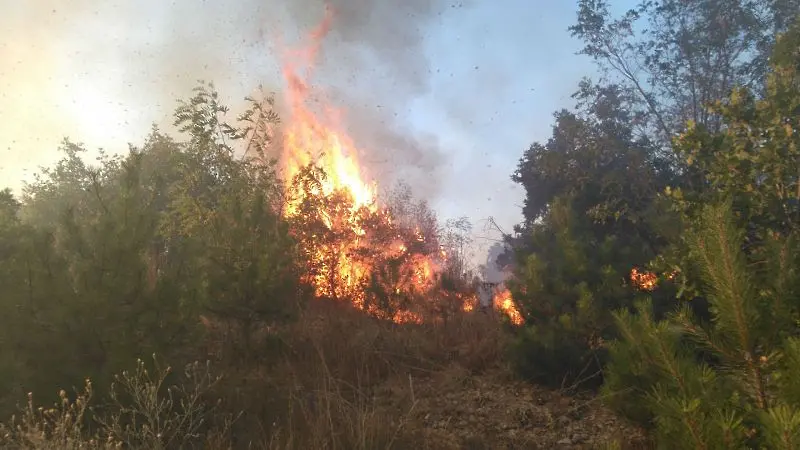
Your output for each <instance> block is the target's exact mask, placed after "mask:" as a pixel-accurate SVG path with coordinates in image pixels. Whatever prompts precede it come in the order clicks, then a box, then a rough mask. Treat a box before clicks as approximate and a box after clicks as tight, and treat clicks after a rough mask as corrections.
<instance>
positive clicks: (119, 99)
mask: <svg viewBox="0 0 800 450" xmlns="http://www.w3.org/2000/svg"><path fill="white" fill-rule="evenodd" d="M333 1H334V3H338V4H340V5H343V8H341V9H343V10H344V12H343V13H342V14H343V16H342V17H340V18H338V19H337V20H336V21H335V22H334V25H333V30H334V31H333V33H332V35H331V36H329V37H328V41H330V42H327V43H326V45H327V46H326V47H324V48H323V51H324V52H326V53H325V55H324V56H325V57H326V58H327V60H325V61H324V62H323V63H322V64H321V66H322V69H321V72H322V76H321V77H320V79H319V80H318V81H319V82H320V83H321V84H322V85H323V86H322V87H324V88H327V89H328V90H329V91H331V92H332V93H333V95H332V98H334V99H336V98H339V99H340V100H341V101H342V105H341V106H342V109H343V110H344V112H345V114H346V115H347V118H348V121H349V122H350V123H349V125H350V126H351V127H352V131H353V133H352V134H353V136H354V137H355V138H356V141H357V144H358V145H359V147H360V148H361V149H362V150H363V152H364V153H365V155H364V156H363V160H365V161H367V160H369V161H373V160H374V161H387V162H384V163H380V162H376V163H374V164H373V163H370V165H371V167H368V169H369V170H370V171H371V172H372V174H373V175H374V176H376V177H378V178H379V179H381V178H383V177H386V176H387V174H389V176H390V177H391V176H392V175H394V177H395V178H396V177H398V176H399V177H401V178H406V177H407V178H408V180H409V182H410V183H411V184H412V187H415V188H416V189H415V192H416V193H417V195H419V196H421V197H425V198H427V199H428V200H429V201H430V202H431V203H432V204H433V205H434V206H435V208H436V209H437V211H438V212H439V214H440V216H441V217H444V218H446V217H457V216H462V215H466V216H468V217H470V218H471V219H472V221H473V223H474V224H475V234H476V237H482V236H483V235H484V234H485V233H483V231H482V229H481V228H482V225H483V222H482V220H483V219H486V218H487V217H489V216H493V217H495V218H496V219H497V220H498V222H499V223H500V224H501V225H502V226H503V227H504V228H506V229H509V230H510V228H511V226H512V225H513V224H514V223H516V222H518V221H519V220H520V205H521V203H522V198H523V195H522V192H521V189H519V187H517V186H515V185H514V184H513V183H512V182H511V181H510V179H509V177H510V175H511V173H512V172H513V170H514V168H515V166H516V163H517V161H518V159H519V157H520V156H521V154H522V152H523V151H524V150H525V149H526V148H527V147H528V146H529V145H530V144H531V143H532V142H534V141H543V140H546V139H547V138H548V137H549V134H550V130H551V125H552V113H553V112H554V111H555V110H557V109H560V108H564V107H567V108H569V107H572V106H573V101H572V99H571V98H570V95H571V93H572V92H573V91H574V90H575V88H576V86H577V83H578V81H579V80H580V78H581V77H582V76H585V75H594V67H593V65H592V63H591V62H590V61H589V60H588V59H587V58H586V57H583V56H577V55H575V52H576V51H577V50H578V49H579V48H580V43H579V42H577V41H576V40H575V39H573V38H571V37H570V36H569V32H568V31H567V27H568V26H569V25H571V24H572V23H573V21H574V20H575V15H576V7H577V6H576V2H575V1H572V0H547V1H545V0H527V1H526V0H492V1H490V0H465V1H464V2H463V3H462V2H459V1H458V0H384V1H374V2H372V3H370V2H369V1H365V0H333ZM359 2H361V3H359ZM4 3H5V4H4V5H3V10H4V13H3V15H2V17H0V60H2V61H3V64H2V65H1V66H0V117H2V120H0V181H2V182H3V183H2V184H4V185H6V186H11V187H14V188H18V187H19V186H20V180H22V179H29V178H30V174H31V173H32V172H33V171H34V170H35V169H36V167H37V166H40V165H43V164H44V165H46V164H50V163H52V162H53V161H54V160H56V159H57V158H58V153H57V152H56V149H57V145H58V142H59V141H60V140H61V138H62V137H64V136H70V137H71V138H73V139H74V140H76V141H82V142H84V143H86V145H87V147H90V148H96V147H105V148H106V149H108V150H110V151H115V150H118V151H125V150H126V149H127V143H128V142H133V143H138V142H141V140H142V139H143V137H144V136H145V134H146V133H147V131H148V130H149V125H150V124H151V123H153V122H155V123H159V124H161V125H165V126H166V125H167V124H168V122H169V114H170V113H171V111H172V109H173V108H174V106H175V100H176V99H177V98H186V96H187V95H188V94H189V91H190V89H191V87H193V86H194V85H195V84H194V83H195V81H196V80H197V79H205V80H212V81H214V82H215V83H216V85H217V87H218V89H219V90H220V91H221V93H222V94H223V96H225V97H226V98H228V99H230V101H231V102H232V103H233V104H234V106H235V105H236V104H237V103H238V102H239V101H240V99H241V98H243V97H244V96H245V95H247V94H249V93H250V92H251V90H252V89H253V88H255V87H256V86H258V85H259V84H263V85H264V86H265V87H266V88H267V89H274V90H277V91H280V90H281V83H282V80H281V77H280V74H279V71H278V70H279V62H278V60H277V59H276V57H275V52H274V46H273V45H272V43H271V37H272V36H275V35H281V36H283V38H285V39H287V40H289V41H291V40H292V39H293V38H297V37H300V36H303V35H305V34H306V33H307V30H308V28H309V27H310V26H313V24H315V23H316V22H317V21H318V20H319V18H320V16H321V12H322V8H321V0H296V1H294V2H292V3H285V2H282V1H279V0H240V1H239V2H227V3H225V4H224V5H223V4H222V2H208V1H197V0H171V1H166V0H142V1H138V2H137V1H131V0H108V1H107V2H103V3H100V2H93V1H91V0H75V1H73V2H70V4H69V5H70V6H69V7H65V6H64V3H63V2H61V1H59V0H32V1H27V2H11V1H10V0H9V1H6V2H4ZM613 3H614V6H615V7H616V8H619V9H621V8H622V7H626V6H628V5H626V4H624V3H627V4H630V3H631V2H630V0H626V1H625V2H621V1H617V2H613ZM359 4H363V5H368V6H365V7H364V8H362V9H359V7H358V5H359ZM376 5H378V6H376ZM346 14H349V15H347V16H344V15H346ZM339 19H341V20H339ZM406 44H407V45H408V49H403V48H401V47H402V45H406ZM326 68H327V69H326ZM337 95H338V97H337ZM378 148H381V149H385V150H380V151H378V150H376V149H378ZM398 174H399V175H398ZM492 237H497V236H496V235H493V236H492ZM478 252H479V253H483V252H485V246H483V247H482V248H481V247H479V248H478ZM476 260H477V261H480V260H481V256H480V255H479V256H477V259H476Z"/></svg>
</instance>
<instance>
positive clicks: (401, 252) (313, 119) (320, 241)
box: [280, 10, 439, 323]
mask: <svg viewBox="0 0 800 450" xmlns="http://www.w3.org/2000/svg"><path fill="white" fill-rule="evenodd" d="M331 20H332V15H331V14H330V10H329V11H328V13H327V14H326V16H325V19H324V20H323V21H322V23H321V24H320V26H319V27H317V28H316V29H315V30H314V31H313V33H312V34H311V39H312V45H311V46H310V47H308V48H306V49H301V50H299V51H297V50H296V51H292V52H288V53H287V54H286V59H285V64H284V66H283V75H284V78H285V80H286V84H287V95H286V103H287V106H288V108H289V114H288V116H289V117H288V119H289V120H288V121H287V123H286V127H285V129H284V130H283V140H282V149H281V151H282V154H281V157H280V161H281V169H282V172H283V174H284V177H285V178H286V179H287V180H288V181H289V183H287V204H286V206H285V209H284V215H285V216H286V217H287V218H288V219H290V220H293V221H294V223H295V224H296V225H295V226H294V232H295V234H296V235H297V237H298V238H299V240H300V242H301V245H302V247H303V250H304V251H305V253H306V257H307V259H308V260H309V261H310V266H311V269H310V270H309V279H310V282H311V284H312V285H313V286H314V288H315V291H316V294H317V296H318V297H326V298H332V299H348V300H351V301H352V302H353V304H354V305H355V306H356V307H358V308H360V309H362V310H365V311H367V312H369V313H371V314H374V315H377V316H381V317H384V318H387V319H390V320H393V321H395V322H397V323H419V322H421V320H422V318H421V316H419V314H417V313H415V312H413V311H410V310H408V309H407V307H408V306H409V304H410V303H411V302H410V299H411V298H412V297H414V296H419V295H420V294H422V293H424V292H426V291H427V290H429V289H431V288H432V286H433V285H434V281H435V275H436V271H437V267H438V265H439V263H438V262H437V261H436V260H435V259H434V257H433V255H435V254H436V250H437V247H434V250H433V251H425V247H426V246H428V242H427V241H428V239H426V236H425V235H424V233H423V232H422V231H421V230H420V229H419V227H414V228H413V229H410V230H409V229H405V228H403V227H402V226H400V225H399V224H395V223H394V222H395V220H394V218H393V217H392V215H391V214H390V212H389V211H388V210H387V209H386V208H382V207H380V206H379V202H378V197H377V185H376V183H374V182H372V183H368V182H366V181H365V176H364V175H365V174H364V173H363V172H362V166H361V164H360V162H359V152H358V148H357V147H356V145H355V143H354V142H353V140H352V139H351V138H350V137H349V136H348V135H347V133H345V132H343V131H342V128H341V126H340V124H339V120H338V119H339V117H341V113H340V112H339V111H336V110H335V109H334V108H331V107H329V106H325V105H324V104H323V106H322V107H321V108H312V105H315V101H317V102H318V101H319V99H320V98H322V92H319V90H317V89H314V87H313V85H312V84H310V82H309V80H310V73H311V72H312V69H313V65H314V62H315V59H316V56H317V53H318V52H319V48H320V44H321V41H322V39H323V38H324V37H325V35H326V34H327V32H328V30H329V29H330V25H331ZM320 104H321V103H316V105H320ZM429 255H431V256H429Z"/></svg>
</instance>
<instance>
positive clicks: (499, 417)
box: [376, 365, 647, 450]
mask: <svg viewBox="0 0 800 450" xmlns="http://www.w3.org/2000/svg"><path fill="white" fill-rule="evenodd" d="M404 381H405V383H404V384H405V386H400V383H399V382H398V381H397V380H395V383H394V386H395V387H394V388H393V387H392V386H393V385H392V384H387V385H386V387H385V388H384V389H382V390H378V391H377V392H376V396H377V397H378V398H379V401H381V400H382V401H383V402H385V403H388V404H391V403H392V402H393V401H394V402H395V404H403V405H405V407H406V408H408V411H409V412H407V413H406V420H407V423H406V424H405V426H407V427H409V428H413V429H419V430H423V433H424V434H425V439H424V440H425V441H426V442H427V443H428V447H429V448H431V449H442V450H445V449H448V450H449V449H523V448H524V449H552V448H558V449H595V448H602V447H603V446H604V445H608V444H610V443H612V442H614V441H615V440H616V441H618V442H619V443H621V444H622V448H628V449H638V448H642V449H643V448H647V447H646V441H645V437H644V433H643V432H642V431H641V430H639V429H637V428H636V427H634V426H632V425H630V424H627V423H625V422H624V421H622V420H621V419H619V418H617V417H615V416H614V415H613V414H612V413H611V412H610V411H608V410H606V409H605V408H603V407H602V406H601V405H600V404H599V401H598V399H597V398H592V397H591V396H567V395H564V394H561V393H559V392H557V391H554V390H549V389H544V388H541V387H537V386H533V385H531V384H529V383H526V382H523V381H520V380H516V379H514V377H513V376H512V375H511V374H510V373H509V372H508V371H507V370H504V369H496V370H491V371H488V372H485V373H482V374H470V373H469V371H467V370H466V369H463V368H462V367H460V366H458V365H452V366H450V367H448V368H446V369H445V370H442V371H440V372H435V373H432V374H431V375H430V376H427V377H422V378H416V379H415V378H409V379H408V380H404ZM412 387H413V397H414V398H413V399H412V401H411V404H412V405H413V408H410V407H408V406H407V405H408V403H409V402H408V399H407V398H406V397H407V396H408V395H409V394H408V393H409V391H410V390H412ZM398 399H404V400H405V401H397V400H398Z"/></svg>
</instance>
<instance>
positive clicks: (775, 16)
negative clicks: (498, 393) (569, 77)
mask: <svg viewBox="0 0 800 450" xmlns="http://www.w3.org/2000/svg"><path fill="white" fill-rule="evenodd" d="M798 11H800V4H798V2H797V1H796V0H779V1H778V0H774V1H767V0H725V1H722V0H696V1H692V2H687V1H677V0H675V1H673V0H663V1H649V0H648V1H644V2H642V3H641V4H640V5H639V6H637V7H636V8H634V9H633V10H631V11H629V12H627V13H625V14H624V15H623V16H622V17H620V18H614V17H612V16H611V14H610V13H609V8H608V5H607V4H606V2H604V1H603V0H581V1H579V2H578V16H577V18H578V19H577V23H576V24H575V25H574V26H573V27H571V29H570V30H571V31H572V33H573V35H574V36H576V37H578V38H579V39H581V40H582V41H583V42H584V44H585V46H584V48H583V51H582V53H583V54H585V55H587V56H589V57H591V58H592V59H593V60H594V61H596V62H597V63H598V65H599V67H600V68H601V69H602V70H601V72H602V73H603V76H602V78H601V79H599V80H596V81H594V80H590V79H585V80H584V81H583V82H582V83H581V84H580V85H579V86H578V90H577V92H576V94H575V95H574V98H575V100H576V102H577V104H576V106H575V108H573V109H572V110H562V111H559V112H557V113H556V114H555V115H554V117H555V124H554V126H553V132H552V136H551V137H550V139H548V140H547V142H544V143H534V144H533V145H531V146H530V148H529V149H527V150H526V151H525V152H524V153H523V155H522V157H521V159H520V161H519V164H518V167H517V170H516V171H515V172H514V173H513V174H512V179H513V180H514V181H515V182H516V183H518V184H520V185H521V186H522V187H523V188H524V190H525V192H526V199H525V204H524V208H523V215H524V221H523V223H521V224H520V225H518V226H517V227H516V228H515V230H514V234H513V235H510V236H506V242H505V246H504V247H503V248H505V249H508V251H507V252H505V253H504V254H501V255H499V256H498V260H501V261H505V262H507V263H510V265H511V266H512V267H513V272H514V276H513V278H512V279H511V280H509V281H508V283H507V284H508V287H509V290H510V292H511V298H513V304H512V306H514V307H516V308H517V309H518V310H519V311H520V313H521V315H522V319H523V320H522V323H521V324H519V323H517V324H513V323H508V321H501V320H497V319H498V317H499V316H496V315H492V314H482V313H481V312H480V311H478V310H477V309H476V308H475V306H476V292H475V291H476V288H477V283H478V282H479V281H480V277H478V276H476V274H475V272H474V271H473V270H472V269H471V268H470V267H469V264H468V259H469V257H468V253H469V246H470V240H469V232H470V229H471V228H470V227H471V225H470V224H469V222H468V221H467V220H466V219H465V218H460V219H451V220H447V221H444V222H440V221H439V219H438V218H437V217H436V215H435V214H434V212H433V211H432V210H431V209H430V208H429V207H428V205H427V204H426V203H425V202H420V201H417V200H415V199H414V198H413V197H412V196H411V194H410V192H411V191H410V189H408V187H407V186H405V187H404V186H398V187H397V188H396V189H394V190H392V191H390V192H388V195H386V196H385V198H382V202H381V203H382V205H381V207H377V206H375V205H374V204H370V203H365V202H364V201H362V200H363V199H360V198H357V197H356V196H355V195H354V193H353V192H350V191H347V190H346V189H334V190H330V189H328V187H329V186H330V180H331V178H332V177H336V176H338V175H337V174H336V173H329V172H326V168H325V167H321V166H318V165H315V164H313V163H311V164H307V165H304V166H302V167H299V168H297V171H296V173H294V174H292V175H293V176H291V177H287V175H286V173H285V172H282V171H281V170H280V167H279V161H277V160H274V159H272V155H274V154H275V152H276V151H279V150H281V149H284V148H283V147H282V146H283V145H285V144H286V142H284V141H283V140H282V139H280V138H281V137H282V136H281V134H280V133H281V131H280V130H281V125H280V120H279V117H278V115H277V114H276V113H275V111H274V110H273V106H274V99H273V98H272V97H269V96H268V97H266V98H264V99H263V100H255V99H249V101H250V108H249V109H248V110H247V111H246V112H245V113H244V114H243V115H242V116H240V117H239V118H238V119H237V120H230V119H229V118H228V117H227V113H228V109H227V108H226V107H225V106H224V105H222V104H220V102H219V98H218V94H217V92H216V90H215V89H214V87H213V85H201V86H199V87H198V88H197V89H196V90H195V91H194V95H193V96H192V98H190V99H188V100H187V101H186V102H182V103H180V105H179V106H178V108H177V110H176V111H175V125H176V127H177V129H178V130H179V132H178V134H177V135H175V136H170V135H168V134H167V133H164V132H162V131H161V130H159V129H153V130H152V131H151V133H150V135H149V136H148V137H147V139H146V140H145V142H144V144H143V145H141V146H138V147H135V146H131V147H130V149H129V151H128V153H127V154H124V155H115V156H112V155H107V154H104V153H100V155H99V157H98V159H97V162H96V163H95V164H89V163H88V162H87V161H86V158H85V156H86V150H85V149H84V148H83V146H81V145H79V144H76V143H73V142H71V141H69V140H65V141H64V142H63V144H62V146H61V151H62V152H63V158H62V160H61V161H59V162H58V163H57V164H55V165H54V166H53V167H51V168H45V169H42V172H41V173H40V174H39V176H38V177H37V178H36V179H35V181H34V182H33V183H31V184H28V185H26V187H25V189H24V191H23V193H22V195H21V196H16V195H14V193H12V191H10V190H4V191H0V255H2V258H0V285H2V286H3V291H2V295H0V306H2V309H3V311H4V316H3V319H2V326H0V413H2V414H4V415H5V416H6V417H11V418H10V419H9V420H8V421H6V423H5V425H3V426H2V427H0V443H2V445H3V446H4V448H21V449H40V448H53V449H55V448H58V449H61V448H68V449H69V448H75V449H77V448H97V449H100V448H132V449H138V448H142V449H145V448H146V449H172V448H269V449H279V448H281V449H293V448H348V449H350V448H353V449H374V448H436V449H439V448H451V447H448V446H447V445H461V446H462V447H463V446H471V447H470V448H494V447H493V446H494V445H496V444H497V442H500V440H501V438H502V439H506V440H505V441H503V442H505V443H506V444H507V445H517V446H522V445H530V442H529V441H527V440H525V439H527V437H526V438H524V439H523V438H522V437H519V436H516V437H515V436H511V437H508V434H509V433H506V434H503V432H506V431H508V430H507V429H503V430H500V431H497V432H496V433H495V434H491V433H489V432H487V433H486V435H484V436H479V435H476V434H475V433H473V434H470V435H469V436H468V437H464V439H463V440H462V441H461V442H457V443H456V444H453V443H452V442H451V443H450V444H446V443H445V441H446V439H444V438H441V439H439V440H437V436H439V437H441V436H442V435H441V434H439V435H437V434H436V433H437V432H441V429H443V428H446V426H447V424H445V425H441V423H439V422H436V423H435V424H433V425H432V424H431V422H430V420H429V419H430V417H429V416H431V415H432V414H433V413H434V412H435V411H433V410H432V409H431V410H424V409H423V410H422V411H423V412H421V411H420V410H421V409H422V408H424V407H430V405H431V404H435V403H436V402H435V401H431V400H430V397H435V396H436V395H437V392H436V389H434V388H430V386H437V388H440V389H444V388H445V387H446V384H447V383H450V385H451V387H452V385H454V384H458V385H459V386H460V387H462V388H464V389H467V388H465V387H464V386H467V385H468V384H469V383H470V382H472V383H475V385H474V386H477V385H478V383H479V382H478V381H476V380H479V379H482V378H480V377H486V376H489V375H487V374H495V373H496V372H500V373H504V374H506V375H508V373H506V372H505V371H504V369H505V368H506V366H510V367H512V368H514V369H516V376H518V377H520V378H522V379H524V380H527V381H532V382H534V383H536V384H539V385H544V386H549V387H551V388H553V387H555V388H560V389H561V393H565V392H566V393H569V394H570V395H572V396H573V397H574V399H577V398H586V397H585V396H586V395H587V391H588V393H589V395H591V396H593V397H592V398H593V399H594V400H593V399H589V400H587V401H585V402H581V403H580V404H578V405H575V404H573V403H570V406H569V407H567V408H561V410H560V411H559V413H558V414H557V415H556V414H555V412H553V413H552V414H551V412H547V413H546V414H539V413H541V411H540V410H535V408H534V409H522V410H519V411H518V412H519V414H520V416H519V417H517V418H516V419H514V420H517V421H519V422H521V423H524V424H525V426H534V425H535V423H539V424H540V425H541V426H542V427H544V428H547V429H556V428H558V427H559V426H560V425H559V424H561V423H563V421H565V420H566V421H569V420H572V419H570V417H575V416H580V415H581V414H584V413H585V412H586V411H587V408H588V406H587V405H589V404H591V403H592V402H595V400H597V399H599V400H601V401H602V402H603V403H604V404H605V405H606V406H607V407H608V408H610V409H611V410H613V411H614V412H615V413H616V414H617V415H618V416H619V417H622V418H624V419H625V420H627V421H628V422H631V423H634V424H636V426H638V427H640V428H641V429H644V430H646V431H647V432H648V433H649V435H650V438H651V441H652V442H650V443H651V444H652V445H653V446H654V447H656V448H670V449H683V448H685V449H717V448H719V449H731V448H770V449H771V448H774V449H793V448H797V447H800V381H799V380H798V378H797V377H796V376H795V374H796V373H798V372H799V371H800V303H799V302H798V298H800V297H799V296H800V260H798V258H800V256H798V255H800V234H799V233H800V137H798V136H800V134H799V131H798V127H799V126H800V50H798V49H800V16H799V15H798ZM640 21H644V22H646V23H647V26H646V28H643V25H642V23H640ZM287 142H288V140H287ZM295 150H298V151H299V150H303V149H295ZM502 265H506V264H505V263H504V264H502ZM433 267H435V268H436V270H434V269H433ZM509 301H510V300H509ZM506 306H508V305H506ZM144 360H146V362H145V361H144ZM151 360H152V363H151ZM162 361H168V362H169V364H165V363H163V362H162ZM198 361H205V362H198ZM173 367H174V368H183V370H175V369H173ZM437 376H438V377H440V381H438V382H435V381H432V380H437ZM492 376H494V375H492ZM441 379H444V380H445V381H447V383H444V382H442V381H441ZM470 380H472V381H470ZM507 382H508V383H513V380H507ZM70 386H82V388H81V389H75V390H74V391H75V392H74V394H73V393H72V392H68V391H66V390H59V389H61V388H62V387H70ZM421 386H428V387H429V389H428V390H427V391H426V389H424V388H422V387H421ZM474 386H473V387H474ZM476 389H477V390H480V387H478V388H476ZM50 392H58V396H57V397H54V398H49V399H48V397H47V396H46V394H47V393H50ZM386 392H391V393H392V395H389V394H387V393H386ZM426 392H427V393H426ZM423 395H428V396H429V397H428V398H423ZM482 395H483V394H480V393H478V394H476V398H477V399H478V400H479V403H481V405H482V404H483V403H482V402H484V398H483V397H482ZM515 395H516V394H515ZM535 397H536V396H533V394H531V397H530V398H528V397H526V398H525V400H524V401H525V402H528V403H531V405H530V406H531V407H533V403H535V402H539V400H538V399H537V398H535ZM504 398H505V399H506V400H505V401H509V402H510V401H511V400H510V399H509V397H504ZM39 399H43V400H42V401H41V402H40V401H39ZM439 400H441V399H439ZM558 401H561V400H558ZM20 402H22V406H21V407H20V406H19V403H20ZM53 402H56V403H55V406H54V407H52V408H43V407H39V406H37V405H39V404H40V403H44V404H50V403H53ZM426 405H427V406H426ZM539 405H541V403H539ZM548 407H549V406H548ZM477 408H478V409H481V408H483V406H479V407H477ZM554 408H558V405H556V406H554ZM507 409H509V410H510V407H509V408H507ZM534 410H535V411H534ZM531 411H534V412H535V413H536V414H539V415H538V416H537V415H536V414H534V413H533V412H531ZM15 412H16V415H14V414H15ZM585 415H587V416H591V415H592V414H588V413H587V414H585ZM12 416H13V417H12ZM461 421H462V422H463V424H462V425H461V426H462V427H463V428H473V429H475V428H476V427H477V426H478V424H477V423H476V421H475V419H474V417H471V416H470V414H467V415H466V416H463V417H462V418H461ZM448 423H449V419H448ZM620 423H621V422H620ZM437 427H438V429H439V431H436V430H434V428H437ZM626 430H627V428H626ZM596 432H598V433H599V431H596ZM492 433H494V432H492ZM514 433H516V431H514ZM514 433H511V434H512V435H513V434H514ZM502 436H505V437H502ZM553 436H555V434H553ZM551 437H552V436H551ZM540 438H541V439H544V438H543V437H541V436H540ZM548 439H549V438H548ZM604 439H605V438H604ZM585 441H586V440H585V439H583V438H582V437H581V433H575V432H573V433H572V434H571V435H570V436H568V438H564V437H561V436H559V437H552V439H551V441H546V442H545V441H543V442H545V443H548V444H551V445H556V444H558V445H580V444H581V443H585ZM623 441H624V439H623V440H618V441H616V442H611V441H609V440H604V441H603V442H601V441H594V442H592V444H594V445H600V444H601V443H602V444H608V445H609V446H610V447H611V448H626V447H625V446H626V445H627V446H628V447H629V448H633V447H632V445H633V444H632V442H631V440H630V439H628V442H623ZM542 445H544V444H542ZM587 445H588V444H587Z"/></svg>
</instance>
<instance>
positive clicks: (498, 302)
mask: <svg viewBox="0 0 800 450" xmlns="http://www.w3.org/2000/svg"><path fill="white" fill-rule="evenodd" d="M493 303H494V307H495V309H497V310H499V311H502V312H504V313H505V314H506V315H507V316H508V318H509V319H510V320H511V323H513V324H514V325H518V326H519V325H522V324H523V323H524V322H525V321H524V319H523V318H522V314H520V312H519V310H518V309H517V305H515V304H514V300H513V299H512V297H511V291H509V290H508V289H504V290H502V291H501V292H499V293H497V294H495V296H494V300H493Z"/></svg>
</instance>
